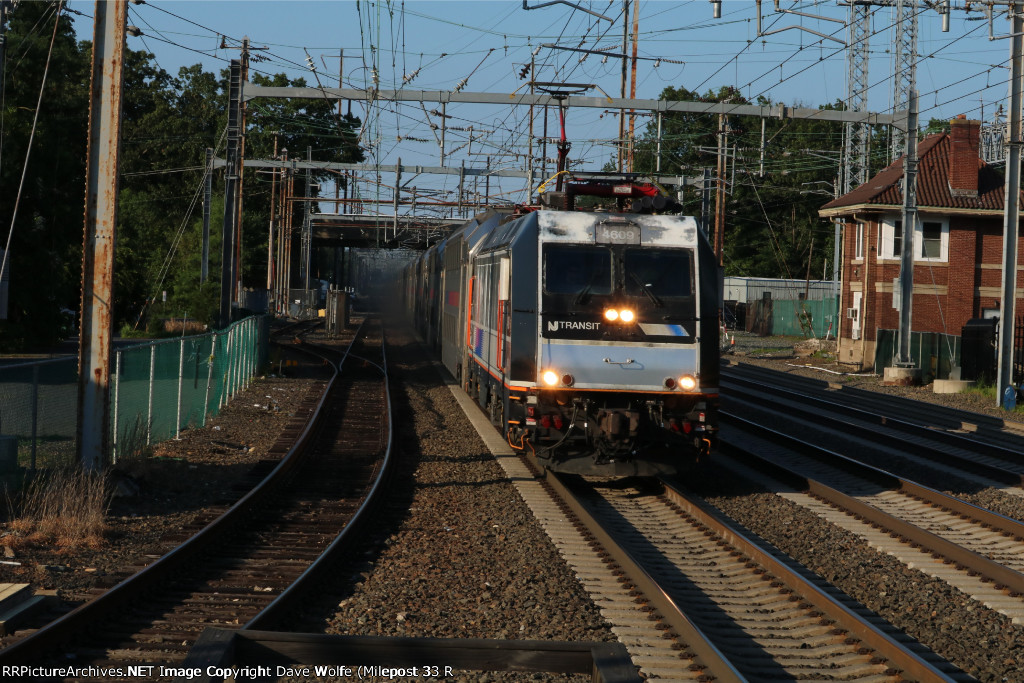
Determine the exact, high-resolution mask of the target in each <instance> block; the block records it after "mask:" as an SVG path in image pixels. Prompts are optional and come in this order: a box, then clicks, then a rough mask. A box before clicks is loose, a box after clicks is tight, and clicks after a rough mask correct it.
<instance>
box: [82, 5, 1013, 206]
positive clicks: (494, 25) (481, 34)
mask: <svg viewBox="0 0 1024 683" xmlns="http://www.w3.org/2000/svg"><path fill="white" fill-rule="evenodd" d="M527 4H528V5H529V6H530V7H531V9H524V6H523V2H522V1H521V0H515V1H507V0H476V1H470V0H463V1H452V0H447V1H436V0H406V1H405V2H402V1H401V0H392V1H391V2H377V1H374V2H370V1H367V0H360V1H359V2H356V1H355V0H321V1H304V0H287V1H285V0H274V1H271V0H266V1H262V0H232V1H225V0H201V1H200V0H146V2H145V3H143V4H132V5H130V8H129V20H128V23H129V24H130V25H133V26H136V27H138V28H139V29H140V30H141V32H142V35H141V36H139V37H129V39H128V40H129V46H130V47H131V48H133V49H143V50H147V51H150V52H152V53H154V54H155V55H156V61H157V63H158V64H159V66H161V67H162V68H163V69H165V70H166V71H168V72H169V73H171V74H172V75H173V74H175V73H176V72H177V70H178V68H180V67H181V66H183V65H191V64H195V63H201V64H203V66H204V67H205V68H206V70H208V71H215V72H219V71H220V70H221V69H223V68H226V67H227V65H228V62H229V60H230V59H232V58H237V57H238V55H239V50H238V47H239V46H240V44H241V40H242V39H243V37H248V38H249V39H250V41H251V45H252V46H253V47H254V48H266V49H254V50H253V54H254V55H258V57H256V59H260V60H262V61H259V62H258V63H254V64H253V68H255V69H257V70H260V71H263V72H264V73H279V72H284V73H286V74H288V76H289V77H292V78H297V77H302V78H305V79H306V81H307V83H308V84H310V85H317V84H318V83H319V84H321V85H323V86H331V87H333V86H336V85H337V84H338V78H339V69H342V70H343V72H344V75H343V83H344V85H345V86H346V87H353V88H367V87H370V86H371V85H373V83H374V78H376V79H377V82H378V83H379V87H380V88H382V89H399V88H405V89H407V90H408V89H411V90H453V89H457V88H461V89H462V90H463V91H464V92H486V93H509V94H511V93H513V92H516V91H517V90H519V89H521V88H524V86H525V84H526V80H525V79H523V78H521V77H520V76H521V72H522V69H523V68H524V66H526V65H528V64H529V63H530V62H531V58H532V59H533V60H534V63H535V65H536V72H535V73H536V75H535V79H536V80H538V81H550V82H572V83H584V84H592V85H593V86H595V87H594V88H592V89H590V90H589V91H588V92H587V94H588V95H597V94H599V92H604V93H607V94H608V95H610V96H613V97H618V96H619V95H620V93H621V91H620V88H621V68H622V61H621V59H620V58H608V59H603V58H602V56H601V55H597V54H587V53H583V52H579V51H575V50H578V49H581V48H582V49H586V50H597V51H605V52H608V53H609V54H616V55H618V54H621V53H622V51H623V25H624V23H623V3H622V2H621V0H613V1H608V0H603V1H600V2H598V1H595V2H587V1H585V0H581V1H580V2H578V3H577V2H558V3H550V2H547V1H546V0H528V2H527ZM779 6H780V8H782V9H786V10H793V11H795V12H800V14H796V13H781V12H776V11H774V5H773V2H771V1H769V0H765V1H764V2H763V3H762V7H761V10H760V11H761V15H762V16H761V22H760V23H761V26H762V31H763V32H764V34H765V35H762V36H760V37H759V35H758V5H757V4H756V3H755V2H753V0H724V1H723V3H722V10H721V17H720V18H714V16H713V5H712V3H711V2H709V1H708V0H671V1H670V0H641V1H640V2H639V5H638V9H639V12H638V41H637V53H638V57H639V59H638V62H637V78H636V86H635V87H636V97H638V98H644V99H657V98H658V96H659V94H660V93H661V91H662V90H663V89H664V88H666V87H669V86H673V87H685V88H687V89H689V90H693V91H697V92H701V93H703V92H707V91H709V90H718V88H720V87H722V86H727V85H731V86H736V87H738V88H739V89H740V91H741V92H742V93H743V94H744V95H745V96H747V97H748V98H750V99H752V100H753V99H756V98H757V97H759V96H763V97H767V98H770V99H771V100H773V101H774V102H781V103H784V104H790V105H798V106H807V107H816V106H818V105H820V104H825V103H831V102H835V101H837V100H844V99H846V97H847V92H846V89H847V83H846V80H847V76H846V73H847V66H846V47H845V41H846V38H847V30H846V28H845V27H844V24H843V23H841V21H839V22H837V21H834V20H837V19H838V20H845V18H846V17H847V12H848V10H847V8H846V7H844V6H841V5H839V3H838V1H837V0H827V1H826V0H820V1H812V0H807V1H803V2H792V1H787V0H781V1H780V3H779ZM953 6H954V9H953V11H952V14H951V20H950V30H949V32H942V31H941V19H940V16H939V14H938V13H937V12H936V11H934V10H931V9H921V10H918V11H919V12H920V14H919V20H918V21H919V28H918V31H919V42H918V54H919V59H918V70H917V87H918V91H919V92H920V110H921V119H922V121H923V122H927V121H928V120H929V119H930V118H940V119H941V118H945V119H949V118H953V117H955V116H957V115H959V114H966V115H967V117H968V118H976V119H977V118H982V119H984V120H986V121H990V120H992V118H993V115H994V114H995V112H996V110H997V107H999V106H1000V105H1003V104H1004V103H1005V101H1006V98H1007V85H1006V80H1007V75H1008V69H1007V64H1008V60H1009V44H1008V43H1009V41H1007V40H1005V39H996V40H990V39H989V32H990V26H989V23H988V22H987V21H985V20H984V14H983V12H981V11H979V10H974V11H972V12H967V11H965V10H964V3H963V0H953ZM94 7H95V5H94V3H93V2H91V1H86V0H71V2H70V3H69V8H70V10H71V11H72V12H78V13H80V14H79V15H77V16H75V22H76V27H77V30H78V31H79V34H80V35H81V36H82V37H83V38H88V37H90V36H91V18H90V17H91V15H92V13H93V11H94ZM630 7H631V8H630V14H631V16H630V17H629V20H630V22H632V20H633V17H632V12H633V9H632V7H633V6H632V5H631V6H630ZM597 15H601V16H597ZM818 16H820V17H824V19H819V18H816V17H818ZM893 18H894V12H893V10H892V9H890V8H887V7H875V8H873V14H872V33H871V37H870V44H869V45H870V60H869V68H868V82H869V84H870V90H869V94H868V109H869V110H870V111H873V112H879V113H889V112H891V111H892V109H893V94H892V92H893V88H894V85H893V78H892V72H893V69H894V59H893V49H892V47H891V43H892V40H893V31H892V30H891V27H892V25H893ZM828 19H831V20H832V21H830V20H828ZM609 20H610V21H609ZM992 26H993V28H992V31H993V32H994V33H995V34H996V35H999V34H1005V33H1006V32H1007V27H1008V21H1007V20H1006V18H1005V16H998V14H997V16H996V18H995V20H994V22H993V25H992ZM769 33H770V34H769ZM551 45H557V46H558V48H570V49H558V48H554V47H550V46H551ZM341 55H343V65H342V59H341ZM310 65H312V66H313V67H314V69H315V70H312V69H311V68H310ZM628 87H629V86H627V92H628ZM519 91H520V92H522V91H523V90H519ZM426 109H427V110H426V111H424V109H423V108H421V107H420V106H418V105H416V104H411V103H407V104H395V103H387V104H385V105H383V106H381V107H378V108H375V109H374V110H371V111H367V110H365V109H363V106H362V105H361V104H358V103H357V104H354V105H353V114H355V115H357V116H359V117H360V118H361V119H362V120H363V123H364V130H363V134H362V137H361V141H362V144H363V146H364V151H365V152H366V154H367V160H368V161H370V162H373V163H379V164H394V163H396V160H397V159H398V158H399V157H400V158H401V159H402V162H403V164H411V163H412V164H423V165H438V163H439V152H440V146H439V144H438V140H437V134H436V133H437V129H432V128H431V127H430V123H433V124H435V125H439V124H440V119H439V117H438V116H437V115H436V114H433V113H431V112H430V109H431V108H430V107H428V108H426ZM447 114H448V116H449V117H450V118H449V119H448V130H447V138H446V152H447V157H446V163H447V164H449V165H455V166H457V165H460V164H463V163H465V165H466V166H468V167H471V166H484V165H485V164H486V163H487V162H488V161H489V162H490V164H491V167H492V168H516V169H521V168H523V167H524V164H525V161H524V159H525V155H526V152H527V138H528V137H529V136H528V129H529V111H528V107H512V106H509V107H504V106H501V107H497V106H490V107H486V106H482V105H449V107H448V109H447ZM649 120H650V119H648V118H645V117H638V119H637V123H636V125H637V128H638V129H642V128H643V126H645V125H646V123H647V121H649ZM548 125H549V129H548V135H549V136H556V135H557V134H558V130H557V121H556V120H555V117H554V116H552V117H551V119H550V120H549V124H548ZM471 127H472V130H470V128H471ZM459 129H461V130H459ZM566 133H567V136H568V138H569V140H570V141H572V143H573V147H572V151H571V152H570V158H571V159H572V160H574V162H575V163H576V164H577V166H576V168H580V169H582V170H591V171H595V170H600V169H601V166H602V165H603V164H605V163H606V162H607V161H609V160H610V159H613V158H614V157H615V155H616V151H615V145H614V138H616V137H617V133H618V118H617V112H606V111H603V110H600V109H575V110H570V111H569V113H568V116H567V120H566ZM534 135H535V136H540V135H541V123H540V121H539V120H538V121H537V122H536V123H535V129H534ZM534 155H535V156H539V151H538V150H536V149H535V150H534ZM547 156H548V157H549V158H553V157H554V156H555V152H554V149H553V147H552V146H549V147H548V150H547ZM709 163H711V161H710V160H709ZM548 169H549V172H553V171H550V169H551V164H550V163H549V164H548ZM438 182H440V183H441V184H442V185H444V186H445V187H446V188H447V189H448V191H450V190H451V184H452V182H453V181H452V180H451V179H450V178H448V179H440V180H438ZM490 192H491V195H492V196H494V197H495V198H505V199H508V200H510V201H523V200H524V199H525V193H524V188H523V181H521V180H515V181H511V180H507V179H506V180H504V181H500V180H498V179H497V178H495V179H494V180H493V183H492V186H491V187H490Z"/></svg>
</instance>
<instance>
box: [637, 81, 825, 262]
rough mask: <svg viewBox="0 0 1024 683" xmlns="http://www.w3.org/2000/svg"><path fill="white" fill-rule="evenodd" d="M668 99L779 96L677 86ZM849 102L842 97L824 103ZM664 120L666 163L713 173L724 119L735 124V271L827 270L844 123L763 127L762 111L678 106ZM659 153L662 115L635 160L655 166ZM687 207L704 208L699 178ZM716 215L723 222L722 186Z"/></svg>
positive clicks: (731, 170) (789, 122)
mask: <svg viewBox="0 0 1024 683" xmlns="http://www.w3.org/2000/svg"><path fill="white" fill-rule="evenodd" d="M661 99H663V100H684V101H699V102H727V103H734V104H758V105H763V106H770V105H772V104H775V103H773V102H772V101H770V100H767V99H765V98H758V100H757V102H750V101H748V100H747V99H746V98H744V97H743V96H742V95H741V94H740V92H739V91H737V90H736V89H735V88H731V87H722V88H720V89H719V90H718V91H710V90H709V91H708V92H706V93H704V94H703V95H701V94H698V93H696V92H692V91H689V90H687V89H686V88H682V87H680V88H672V87H670V88H666V89H665V90H664V91H663V92H662V93H661ZM795 106H807V105H799V104H798V105H795ZM841 108H842V106H841V105H840V104H839V103H835V104H829V105H824V106H821V107H819V109H822V110H829V109H841ZM661 125H662V139H661V172H662V173H667V174H675V173H678V174H681V175H685V176H688V177H692V178H700V177H701V176H702V175H703V172H704V170H705V169H710V173H711V175H712V182H714V176H715V174H716V164H717V157H718V144H719V142H718V134H719V129H720V126H724V130H725V131H726V132H727V133H728V137H727V143H726V144H727V147H728V148H727V150H726V152H725V154H726V156H727V157H728V160H729V161H728V167H727V170H726V178H725V182H726V206H725V212H724V213H725V233H724V240H723V243H724V255H723V260H724V264H725V269H726V273H727V274H729V275H741V276H750V277H781V278H803V277H806V276H807V274H808V272H809V273H810V276H811V277H812V278H819V277H821V275H822V271H823V267H824V261H825V260H826V259H827V260H829V262H831V259H832V244H833V232H834V231H833V228H832V226H831V225H830V224H829V223H827V222H825V221H824V220H822V219H820V218H819V217H818V214H817V212H818V208H819V207H820V206H821V205H822V204H824V203H826V202H827V201H829V200H830V199H831V198H832V197H833V193H834V190H835V186H836V183H837V182H838V174H839V163H840V152H841V150H842V145H843V127H842V124H838V123H834V122H828V121H824V120H815V119H785V120H777V119H766V120H764V128H763V130H762V119H759V118H755V117H744V116H727V117H725V118H724V119H723V120H721V121H720V120H719V116H718V115H717V114H713V115H709V114H691V113H682V112H672V113H667V114H665V115H664V117H663V120H662V124H661ZM762 141H763V144H762ZM656 158H657V124H656V122H654V121H652V122H650V123H649V124H648V125H647V127H646V130H645V131H644V132H643V133H642V135H641V136H640V138H639V139H638V141H637V150H636V153H635V161H634V169H635V170H636V171H639V172H645V173H647V172H653V171H654V169H655V167H656ZM684 206H685V210H686V211H687V212H688V213H691V214H694V215H700V214H701V190H700V187H699V186H698V187H691V188H689V189H688V191H687V193H686V197H685V203H684ZM710 214H711V221H712V224H713V221H714V193H713V192H712V193H711V207H710ZM812 243H813V246H812ZM829 271H831V268H829ZM828 277H831V272H829V273H828Z"/></svg>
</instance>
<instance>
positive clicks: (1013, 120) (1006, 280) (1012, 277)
mask: <svg viewBox="0 0 1024 683" xmlns="http://www.w3.org/2000/svg"><path fill="white" fill-rule="evenodd" d="M1022 10H1024V6H1022V5H1020V4H1016V3H1014V4H1012V5H1010V22H1011V28H1010V85H1009V99H1010V102H1009V116H1008V117H1007V128H1008V129H1009V131H1008V132H1009V136H1010V139H1009V142H1008V143H1007V150H1006V207H1005V210H1004V211H1003V281H1002V295H1001V304H1002V311H1001V312H1000V313H1001V315H1000V321H999V363H998V369H997V371H996V375H997V385H996V389H997V392H996V405H1000V404H1001V403H1002V400H1003V395H1004V394H1005V393H1006V390H1007V388H1008V387H1010V386H1012V385H1013V327H1014V318H1015V313H1016V303H1017V233H1018V230H1019V225H1020V223H1019V218H1020V147H1021V142H1022V140H1021V137H1022V135H1021V91H1022V90H1024V84H1022V79H1024V55H1022V48H1024V41H1022V36H1021V32H1022V31H1024V18H1022V15H1021V11H1022Z"/></svg>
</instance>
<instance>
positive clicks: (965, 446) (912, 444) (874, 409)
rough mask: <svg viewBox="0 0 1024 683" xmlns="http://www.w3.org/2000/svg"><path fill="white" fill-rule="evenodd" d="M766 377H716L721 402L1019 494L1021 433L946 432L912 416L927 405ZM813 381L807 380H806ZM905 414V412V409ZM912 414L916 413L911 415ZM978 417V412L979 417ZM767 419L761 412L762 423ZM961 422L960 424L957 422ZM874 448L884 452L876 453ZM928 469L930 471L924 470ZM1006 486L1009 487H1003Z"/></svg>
mask: <svg viewBox="0 0 1024 683" xmlns="http://www.w3.org/2000/svg"><path fill="white" fill-rule="evenodd" d="M767 380H768V378H767V377H757V378H752V377H746V376H736V375H730V376H729V378H728V379H726V380H724V381H723V382H722V387H723V391H725V392H728V395H729V399H728V401H727V404H731V405H733V406H735V409H734V411H733V412H736V409H742V411H743V412H744V414H760V415H765V416H768V415H771V414H775V413H778V412H784V415H785V417H786V419H790V420H798V421H800V422H802V423H804V424H805V425H806V426H807V429H808V430H814V429H816V428H819V427H824V428H827V430H828V433H829V435H830V436H833V435H834V434H835V433H839V434H842V435H843V436H844V437H845V438H846V439H848V442H849V443H850V444H851V445H852V444H854V443H856V444H858V445H859V446H860V447H858V448H856V449H855V450H857V451H858V452H860V453H862V454H864V455H863V456H862V457H863V458H864V459H867V458H868V457H870V456H868V455H867V453H868V452H870V451H875V454H874V455H873V457H871V460H873V461H874V462H876V463H883V462H884V463H885V464H886V465H887V466H889V465H890V464H891V463H892V462H893V460H894V459H895V461H897V462H902V461H907V462H908V463H909V464H911V465H912V466H915V467H916V469H917V471H918V472H920V473H921V474H922V476H932V477H934V476H942V477H949V476H953V477H956V478H958V479H961V480H965V481H969V482H971V484H973V485H977V486H985V487H1001V488H1002V489H1003V490H1004V491H1006V492H1007V493H1009V494H1010V495H1016V496H1019V497H1024V488H1021V487H1022V485H1024V458H1022V457H1021V453H1022V452H1024V437H1021V436H1015V435H1013V433H1012V432H1011V433H1008V434H1003V435H1002V438H1001V439H1000V441H1001V442H1002V445H1001V444H999V443H993V442H991V441H990V440H987V439H985V438H984V437H980V436H978V435H977V433H976V432H964V431H962V430H961V429H959V428H958V429H956V430H953V431H948V430H947V429H946V428H943V427H940V426H937V425H936V424H924V423H921V422H918V421H916V420H919V419H923V418H924V417H925V416H926V415H927V414H928V406H924V407H922V406H920V405H918V403H919V402H917V401H908V400H905V399H903V400H902V402H901V403H899V402H890V403H889V404H886V405H885V406H879V405H877V404H875V403H874V402H871V403H851V402H848V401H838V400H836V399H835V398H834V396H835V395H834V393H831V394H820V393H816V392H814V391H813V390H812V391H809V392H807V393H803V392H801V391H800V389H799V384H795V385H794V387H793V388H791V389H786V388H782V387H780V386H778V385H775V384H773V383H771V382H769V381H767ZM811 386H813V384H812V385H811ZM908 411H909V412H910V413H911V416H910V417H908V416H906V413H907V412H908ZM915 413H916V415H917V417H916V418H915V417H914V414H915ZM980 417H984V416H980ZM771 419H772V418H769V417H766V419H765V423H766V424H767V423H770V421H771ZM961 424H962V423H961ZM879 453H884V456H882V457H880V456H879ZM927 470H930V471H931V472H927ZM1006 487H1011V488H1010V489H1007V488H1006Z"/></svg>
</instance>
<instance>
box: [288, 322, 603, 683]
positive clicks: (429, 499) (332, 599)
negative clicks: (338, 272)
mask: <svg viewBox="0 0 1024 683" xmlns="http://www.w3.org/2000/svg"><path fill="white" fill-rule="evenodd" d="M389 354H390V365H391V373H392V377H393V382H392V385H393V388H392V391H393V393H392V399H393V401H394V403H395V406H396V407H395V415H394V426H395V431H396V434H395V437H396V444H397V447H398V453H397V456H398V458H399V460H398V464H399V466H398V469H397V473H396V475H395V477H394V479H393V480H392V482H391V485H390V488H391V490H392V495H391V496H390V500H389V503H388V507H387V509H386V510H384V511H383V512H382V514H381V515H380V516H379V519H378V520H377V521H376V523H375V524H374V528H373V530H372V532H371V533H370V535H369V538H367V541H366V543H365V547H364V550H363V553H362V555H361V556H360V557H358V558H354V559H353V560H352V561H351V562H349V563H348V564H347V565H346V566H345V567H343V568H342V569H341V570H340V571H339V576H338V580H337V581H336V582H334V584H335V585H334V586H333V587H331V586H325V587H324V592H323V594H322V600H320V601H316V602H313V603H310V604H309V606H308V609H307V610H306V613H305V615H303V621H301V622H300V623H297V624H292V625H291V627H292V628H295V629H296V630H307V631H314V632H326V633H331V634H341V635H372V636H417V637H431V638H495V639H512V640H559V641H614V640H615V636H614V634H612V632H611V630H610V628H609V626H608V624H607V623H606V622H605V620H604V618H603V617H602V616H601V614H600V612H599V611H598V609H597V607H596V606H595V605H594V603H593V602H592V601H591V600H590V598H589V596H588V595H587V594H586V592H585V591H584V589H583V588H582V586H581V584H580V583H579V582H578V581H577V580H576V578H575V577H574V576H573V574H572V571H571V570H570V569H569V568H568V566H567V565H566V563H565V562H564V561H563V560H562V559H561V557H560V556H559V554H558V551H557V550H556V548H555V546H554V545H553V543H552V542H551V540H550V539H549V538H548V537H547V535H546V534H545V533H544V531H543V529H542V528H541V526H540V524H539V523H538V522H537V521H536V520H535V519H534V518H533V516H532V514H531V512H530V510H529V508H528V507H527V506H526V504H525V503H524V502H523V501H522V499H521V498H520V497H519V494H518V493H517V492H516V490H515V488H514V487H513V485H512V484H511V482H509V481H508V480H507V479H506V477H505V474H504V472H503V470H502V469H501V467H500V466H499V465H498V464H497V462H496V461H495V460H494V458H493V456H491V454H490V453H489V452H488V451H487V449H486V447H485V446H484V444H483V442H482V441H481V440H480V438H479V436H478V435H477V434H476V432H475V431H474V430H473V427H472V426H471V425H470V424H469V422H468V421H467V420H466V419H465V416H464V415H463V414H462V412H461V410H460V409H459V406H458V404H457V403H456V401H455V400H454V398H453V397H452V395H451V391H450V390H449V389H448V387H447V386H446V385H445V384H443V383H442V380H441V376H440V374H439V373H438V370H437V367H436V366H435V364H434V363H432V362H431V361H430V360H429V359H428V358H426V357H425V356H424V355H423V352H422V350H421V348H420V347H419V345H418V344H417V343H415V342H414V341H412V340H411V339H409V338H408V337H404V336H403V337H397V338H394V339H392V340H391V343H390V348H389ZM539 676H540V675H539V674H497V673H493V674H492V673H482V672H456V673H455V676H454V677H453V678H451V679H449V680H455V681H474V682H475V683H486V682H487V681H490V680H508V679H511V678H514V679H515V680H536V679H538V678H539ZM562 678H563V677H562V676H560V675H545V676H544V679H545V680H562ZM570 678H576V679H578V680H589V677H586V676H585V677H582V678H580V677H570Z"/></svg>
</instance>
